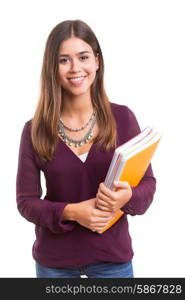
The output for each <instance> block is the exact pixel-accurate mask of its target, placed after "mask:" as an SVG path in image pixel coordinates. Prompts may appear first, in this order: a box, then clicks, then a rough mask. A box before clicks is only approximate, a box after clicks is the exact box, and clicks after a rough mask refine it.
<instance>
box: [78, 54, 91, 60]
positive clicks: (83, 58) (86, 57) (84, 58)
mask: <svg viewBox="0 0 185 300" xmlns="http://www.w3.org/2000/svg"><path fill="white" fill-rule="evenodd" d="M88 58H89V56H86V55H84V56H80V59H81V60H86V59H88Z"/></svg>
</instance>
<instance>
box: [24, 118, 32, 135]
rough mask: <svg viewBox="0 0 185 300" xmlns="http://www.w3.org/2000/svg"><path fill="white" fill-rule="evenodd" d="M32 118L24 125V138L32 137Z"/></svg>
mask: <svg viewBox="0 0 185 300" xmlns="http://www.w3.org/2000/svg"><path fill="white" fill-rule="evenodd" d="M31 124H32V119H30V120H28V121H26V122H25V123H24V125H23V127H22V139H30V136H31Z"/></svg>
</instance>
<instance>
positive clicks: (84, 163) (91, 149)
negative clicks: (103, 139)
mask: <svg viewBox="0 0 185 300" xmlns="http://www.w3.org/2000/svg"><path fill="white" fill-rule="evenodd" d="M58 138H59V140H60V142H59V143H61V144H62V145H64V148H65V149H66V151H68V152H69V153H71V156H72V157H74V158H76V160H78V161H79V162H80V163H81V164H82V165H86V163H87V162H88V160H89V158H90V156H91V155H92V152H93V149H94V147H95V144H94V143H92V145H91V147H90V149H89V151H88V154H87V157H86V160H85V161H82V160H81V159H80V158H79V157H78V155H77V154H75V153H74V152H73V151H72V150H71V149H70V148H69V147H68V145H66V143H64V141H63V140H62V139H61V138H60V137H58ZM86 153H87V152H86ZM83 154H85V153H82V154H80V155H83Z"/></svg>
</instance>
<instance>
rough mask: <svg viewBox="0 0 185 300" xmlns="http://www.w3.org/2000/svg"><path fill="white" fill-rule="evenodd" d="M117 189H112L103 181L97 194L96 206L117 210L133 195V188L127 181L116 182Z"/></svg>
mask: <svg viewBox="0 0 185 300" xmlns="http://www.w3.org/2000/svg"><path fill="white" fill-rule="evenodd" d="M114 186H115V187H116V190H115V191H112V190H110V189H109V188H107V187H106V186H105V184H104V183H103V182H102V183H100V185H99V189H98V193H97V194H96V199H97V200H96V207H97V208H99V209H101V210H104V211H112V212H116V211H117V210H118V209H120V208H121V207H123V206H124V205H125V204H126V203H127V202H128V201H129V200H130V198H131V197H132V189H131V187H130V185H129V183H128V182H127V181H117V182H114Z"/></svg>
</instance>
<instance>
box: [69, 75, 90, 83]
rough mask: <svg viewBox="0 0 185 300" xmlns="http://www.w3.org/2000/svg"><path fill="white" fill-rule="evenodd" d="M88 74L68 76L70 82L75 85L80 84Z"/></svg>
mask: <svg viewBox="0 0 185 300" xmlns="http://www.w3.org/2000/svg"><path fill="white" fill-rule="evenodd" d="M85 77H86V76H76V77H70V78H68V80H69V82H70V83H72V84H73V85H79V84H81V83H82V82H83V81H84V79H85Z"/></svg>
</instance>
